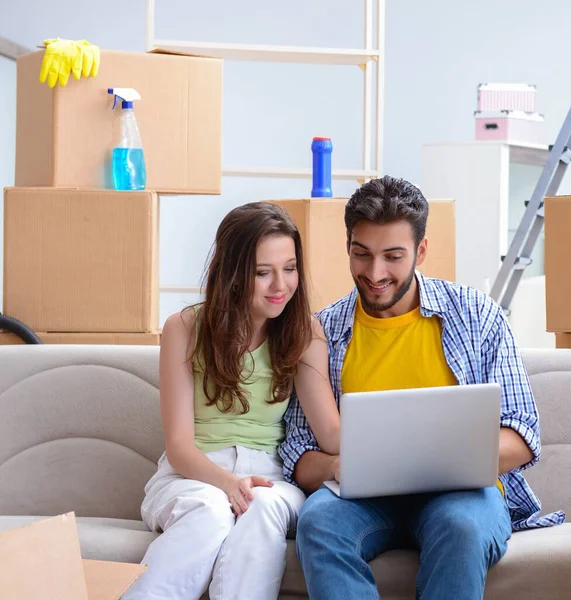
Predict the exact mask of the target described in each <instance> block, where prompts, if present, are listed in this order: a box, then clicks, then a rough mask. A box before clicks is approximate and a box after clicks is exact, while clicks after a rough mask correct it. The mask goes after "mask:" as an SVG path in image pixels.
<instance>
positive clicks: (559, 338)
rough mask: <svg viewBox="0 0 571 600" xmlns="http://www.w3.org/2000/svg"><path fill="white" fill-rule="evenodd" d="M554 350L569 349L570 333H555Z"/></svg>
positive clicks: (570, 346)
mask: <svg viewBox="0 0 571 600" xmlns="http://www.w3.org/2000/svg"><path fill="white" fill-rule="evenodd" d="M555 347H556V348H571V333H556V334H555Z"/></svg>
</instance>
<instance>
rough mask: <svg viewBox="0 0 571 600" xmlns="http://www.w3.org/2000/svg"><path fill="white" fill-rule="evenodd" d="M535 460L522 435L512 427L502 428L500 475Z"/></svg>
mask: <svg viewBox="0 0 571 600" xmlns="http://www.w3.org/2000/svg"><path fill="white" fill-rule="evenodd" d="M532 459H533V452H532V451H531V450H530V449H529V446H528V445H527V444H526V442H525V440H524V439H523V438H522V437H521V435H520V434H519V433H518V432H517V431H515V430H514V429H511V428H510V427H501V428H500V460H499V473H500V475H501V474H502V473H507V472H508V471H512V470H513V469H517V468H518V467H522V466H523V465H526V464H527V463H528V462H530V461H531V460H532Z"/></svg>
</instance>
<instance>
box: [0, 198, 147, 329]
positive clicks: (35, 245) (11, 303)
mask: <svg viewBox="0 0 571 600" xmlns="http://www.w3.org/2000/svg"><path fill="white" fill-rule="evenodd" d="M3 306H4V313H5V314H6V315H9V316H11V317H14V318H16V319H20V320H21V321H23V322H24V323H25V324H26V325H28V326H29V327H31V328H32V329H33V330H34V331H41V332H115V333H117V332H129V333H134V332H145V333H146V332H155V331H156V329H157V327H158V200H157V195H156V194H155V193H153V192H111V191H94V190H64V189H55V188H6V190H5V194H4V305H3Z"/></svg>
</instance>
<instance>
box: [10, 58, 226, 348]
mask: <svg viewBox="0 0 571 600" xmlns="http://www.w3.org/2000/svg"><path fill="white" fill-rule="evenodd" d="M42 59H43V52H35V53H32V54H29V55H26V56H23V57H21V58H19V59H18V66H17V134H16V138H17V139H16V178H15V179H16V181H15V185H16V187H14V188H7V189H5V191H4V296H3V312H4V314H6V315H8V316H11V317H14V318H16V319H19V320H20V321H22V322H24V323H25V324H26V325H28V326H29V327H31V328H32V329H33V330H34V331H35V332H37V333H38V334H39V336H40V338H41V339H42V340H43V341H44V342H46V343H88V344H94V343H99V344H106V343H111V344H122V343H124V344H158V343H159V341H160V331H159V323H158V319H159V317H158V305H159V278H158V249H159V245H158V244H159V239H158V237H159V228H158V224H159V199H158V194H219V193H220V182H221V145H222V144H221V138H222V132H221V121H222V61H220V60H219V59H215V58H206V57H197V56H189V55H182V54H172V53H168V52H162V51H153V52H150V53H146V54H140V53H139V54H137V53H123V52H112V51H102V52H101V65H100V69H99V73H98V75H97V76H96V77H95V78H89V79H85V78H82V79H80V80H79V81H75V80H74V79H73V78H70V80H69V83H68V84H67V86H66V87H63V88H61V87H57V86H56V87H55V88H54V89H53V90H52V89H50V88H49V87H47V85H46V84H40V83H39V81H38V76H39V73H40V67H41V63H42ZM111 87H132V88H135V89H136V90H137V91H138V92H139V93H140V95H141V101H140V102H136V103H135V114H136V117H137V121H138V124H139V128H140V131H141V137H142V140H143V148H144V153H145V161H146V168H147V186H146V190H145V191H141V192H118V191H114V190H113V182H112V176H111V153H112V150H113V147H114V144H115V143H116V141H117V133H118V131H117V129H118V120H119V119H118V114H117V111H113V110H112V105H113V97H112V96H111V95H109V94H108V93H107V90H108V88H111ZM18 342H20V339H19V338H17V337H16V336H15V335H12V334H9V333H0V343H18Z"/></svg>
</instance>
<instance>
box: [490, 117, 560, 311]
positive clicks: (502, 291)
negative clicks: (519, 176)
mask: <svg viewBox="0 0 571 600" xmlns="http://www.w3.org/2000/svg"><path fill="white" fill-rule="evenodd" d="M570 148H571V109H570V110H569V112H568V113H567V117H566V118H565V121H564V122H563V125H562V127H561V130H560V131H559V134H558V136H557V139H556V140H555V144H553V146H552V147H551V149H550V152H549V155H548V157H547V161H546V163H545V166H544V167H543V171H542V172H541V175H540V176H539V179H538V181H537V185H536V186H535V190H534V192H533V194H532V196H531V200H530V201H529V202H528V203H527V208H526V209H525V212H524V214H523V217H522V219H521V222H520V224H519V226H518V228H517V231H516V233H515V235H514V238H513V240H512V243H511V244H510V247H509V249H508V252H507V254H506V255H505V257H503V258H502V265H501V267H500V270H499V271H498V274H497V276H496V279H495V281H494V284H493V285H492V289H491V290H490V296H491V297H492V298H493V299H494V300H495V301H496V302H498V304H499V305H500V306H501V307H502V308H503V309H504V312H506V313H507V314H509V309H510V304H511V301H512V299H513V297H514V294H515V291H516V289H517V286H518V284H519V282H520V279H521V277H522V275H523V272H524V270H525V269H526V267H528V266H529V265H530V264H531V262H532V259H531V253H532V252H533V248H534V246H535V243H536V242H537V238H538V237H539V234H540V233H541V230H542V229H543V222H544V220H545V218H544V212H543V202H544V198H545V197H546V196H555V195H556V194H557V190H558V189H559V186H560V185H561V181H562V179H563V176H564V175H565V171H566V170H567V165H568V164H569V163H570V162H571V151H570Z"/></svg>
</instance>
